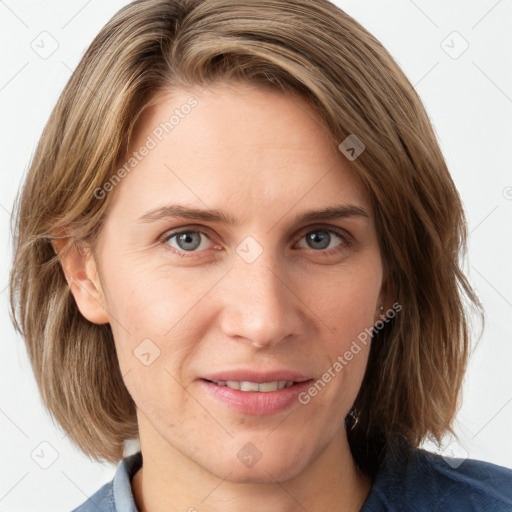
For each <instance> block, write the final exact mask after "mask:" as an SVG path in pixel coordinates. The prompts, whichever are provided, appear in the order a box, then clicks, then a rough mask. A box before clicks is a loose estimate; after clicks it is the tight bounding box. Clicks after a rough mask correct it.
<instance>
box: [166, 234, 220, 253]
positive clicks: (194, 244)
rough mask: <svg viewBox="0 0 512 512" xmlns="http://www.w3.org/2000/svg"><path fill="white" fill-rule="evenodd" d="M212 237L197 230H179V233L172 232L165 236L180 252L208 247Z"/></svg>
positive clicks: (169, 243)
mask: <svg viewBox="0 0 512 512" xmlns="http://www.w3.org/2000/svg"><path fill="white" fill-rule="evenodd" d="M208 242H210V239H209V238H208V237H207V235H206V234H205V233H203V232H202V231H197V230H190V229H189V230H186V231H179V232H177V233H170V234H168V235H167V236H166V237H165V243H167V244H168V245H170V246H171V247H172V248H173V249H177V251H178V252H180V251H185V252H196V251H201V250H204V249H207V248H208Z"/></svg>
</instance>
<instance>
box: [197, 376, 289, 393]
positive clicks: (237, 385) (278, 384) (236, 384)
mask: <svg viewBox="0 0 512 512" xmlns="http://www.w3.org/2000/svg"><path fill="white" fill-rule="evenodd" d="M203 380H205V381H206V382H211V383H212V384H216V385H217V386H225V387H227V388H230V389H236V390H239V391H244V392H256V393H269V392H271V391H278V390H280V389H285V388H289V387H291V386H293V385H294V384H298V382H294V381H293V380H273V381H270V382H249V381H247V380H218V381H212V380H208V379H203Z"/></svg>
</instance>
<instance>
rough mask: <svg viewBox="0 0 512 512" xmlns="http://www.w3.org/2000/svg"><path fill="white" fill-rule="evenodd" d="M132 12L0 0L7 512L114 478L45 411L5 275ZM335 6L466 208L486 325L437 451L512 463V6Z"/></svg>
mask: <svg viewBox="0 0 512 512" xmlns="http://www.w3.org/2000/svg"><path fill="white" fill-rule="evenodd" d="M126 3H127V2H125V1H120V0H115V1H110V2H108V3H107V2H100V1H99V0H88V1H87V0H72V1H66V2H64V1H56V0H52V1H46V2H35V1H30V2H29V1H16V0H5V1H0V34H1V37H2V45H1V49H0V55H1V70H2V72H1V75H0V108H1V116H2V117H1V119H2V123H1V137H0V141H1V171H0V172H1V174H0V176H1V187H0V234H1V240H2V244H1V249H0V302H1V308H0V326H1V332H2V344H1V347H2V355H1V358H0V361H1V368H0V376H1V388H0V390H1V391H0V392H1V395H0V400H1V401H0V435H1V456H0V460H1V461H2V464H1V473H0V474H1V478H0V511H10V512H21V511H24V512H39V511H50V510H51V511H52V512H66V511H69V510H71V509H72V508H74V507H76V506H78V505H79V504H80V503H81V502H83V501H84V500H85V499H86V498H87V497H88V496H89V495H91V494H92V493H93V492H94V491H96V490H97V489H98V488H99V487H100V486H101V485H102V484H103V483H105V482H107V481H108V480H110V479H111V478H112V476H113V472H114V469H115V468H114V467H113V466H111V465H108V464H99V463H95V462H92V461H90V460H89V459H87V458H86V457H85V456H83V455H81V454H80V452H79V451H78V450H77V449H76V448H75V447H74V446H73V445H72V444H71V443H70V442H69V441H68V439H67V437H66V435H65V433H64V432H62V431H61V430H60V429H59V428H58V427H57V425H55V424H54V423H53V422H52V420H51V419H50V418H49V416H48V415H47V413H46V412H45V411H44V409H43V407H42V405H41V401H40V398H39V394H38V390H37V388H36V385H35V382H34V378H33V376H32V373H31V369H30V365H29V362H28V359H27V355H26V352H25V348H24V344H23V341H22V339H21V338H20V336H18V335H17V334H16V333H15V332H14V329H13V327H12V325H11V322H10V318H9V314H8V291H7V280H8V271H9V266H10V262H11V257H12V244H11V241H10V221H11V217H10V213H11V208H12V204H13V199H14V197H15V195H16V193H17V190H18V187H19V186H20V183H21V181H22V179H23V176H24V173H25V172H26V171H27V168H28V165H29V162H30V160H31V157H32V155H33V152H34V149H35V146H36V144H37V141H38V138H39V136H40V134H41V131H42V129H43V126H44V124H45V123H46V120H47V118H48V116H49V114H50V111H51V109H52V107H53V106H54V104H55V102H56V100H57V98H58V96H59V94H60V92H61V90H62V88H63V87H64V85H65V83H66V82H67V80H68V79H69V77H70V75H71V72H72V70H73V69H74V68H75V66H76V65H77V63H78V61H79V59H80V58H81V56H82V55H83V53H84V51H85V49H86V48H87V47H88V45H89V44H90V43H91V41H92V39H93V37H94V36H95V35H96V34H97V33H98V31H99V30H100V28H101V27H102V26H103V25H104V24H105V23H106V22H107V20H108V19H109V18H110V17H111V16H112V15H113V14H114V13H115V12H116V11H117V10H118V9H119V8H120V7H122V6H123V5H125V4H126ZM336 3H337V4H338V5H339V6H340V7H341V8H342V9H344V10H345V11H347V12H348V13H349V14H351V15H352V16H354V17H355V18H356V19H357V20H358V21H359V22H360V23H362V24H363V26H365V27H366V28H367V29H368V30H369V31H370V32H372V33H373V34H374V35H375V36H376V37H377V38H379V39H380V40H381V42H382V43H383V44H384V46H385V47H386V48H387V49H388V50H389V51H390V52H391V54H392V55H393V56H394V57H395V59H396V60H397V61H398V63H399V64H400V65H401V66H402V67H403V69H404V71H405V73H406V74H407V76H408V77H409V79H410V80H411V82H412V83H413V84H414V85H415V86H416V89H417V90H418V92H419V94H420V96H421V97H422V99H423V101H424V103H425V106H426V108H427V110H428V112H429V115H430V117H431V119H432V122H433V124H434V126H435V130H436V133H437V135H438V138H439V142H440V144H441V147H442V149H443V151H444V154H445V156H446V160H447V162H448V166H449V168H450V170H451V172H452V175H453V178H454V180H455V183H456V185H457V187H458V189H459V191H460V194H461V196H462V199H463V202H464V205H465V208H466V212H467V217H468V222H469V229H470V233H471V234H470V240H469V252H468V262H467V265H466V267H467V271H468V274H469V277H470V281H471V282H472V284H473V285H474V287H475V288H476V290H477V293H478V295H479V297H480V299H481V300H482V302H483V304H484V306H485V309H486V313H487V323H486V328H485V330H484V332H483V335H482V337H481V339H480V341H479V342H478V344H475V345H474V347H475V348H474V351H473V355H472V358H471V362H470V366H469V369H468V373H467V376H466V380H465V384H464V393H463V405H462V408H461V410H460V412H459V414H458V417H457V422H456V432H457V435H458V437H459V439H458V441H457V442H454V441H453V440H451V439H447V440H446V442H445V443H444V445H443V447H441V449H440V450H438V451H440V452H441V453H444V454H446V455H457V456H459V457H468V456H469V457H471V458H475V459H481V460H486V461H490V462H493V463H496V464H500V465H504V466H508V467H512V446H511V443H510V432H511V431H512V385H511V383H512V378H511V373H512V372H511V371H510V362H511V360H512V345H511V335H512V327H511V318H512V315H511V313H512V292H511V290H512V272H511V261H512V260H511V256H512V243H511V233H512V230H511V226H512V172H511V152H512V149H511V148H512V123H511V119H512V66H511V65H510V64H511V63H512V31H511V29H510V28H511V26H512V1H511V0H499V1H497V0H479V1H476V0H474V1H467V0H464V1H462V0H458V1H451V2H446V1H444V0H429V1H426V0H415V1H412V0H392V1H386V2H382V1H380V0H366V1H361V0H338V1H337V2H336ZM42 40H43V41H44V44H43V43H41V41H42ZM43 47H44V49H43ZM50 53H51V54H50ZM435 271H436V269H435V268H433V269H432V272H435ZM475 332H476V333H477V331H475ZM427 447H429V448H431V449H433V447H432V446H430V445H428V446H427Z"/></svg>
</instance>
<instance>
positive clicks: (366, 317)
mask: <svg viewBox="0 0 512 512" xmlns="http://www.w3.org/2000/svg"><path fill="white" fill-rule="evenodd" d="M381 269H382V267H381V264H380V260H378V259H376V258H372V259H369V261H368V262H363V264H361V265H358V266H355V267H351V268H350V269H348V268H347V269H343V268H341V269H340V271H339V272H333V273H332V274H331V276H330V279H319V280H318V281H317V282H319V283H321V285H319V286H317V287H310V288H309V289H308V291H307V294H305V297H307V298H308V303H310V304H311V305H312V307H313V308H314V310H315V312H316V313H317V316H318V317H319V319H320V320H321V321H322V323H323V324H324V325H325V326H326V327H328V328H329V330H330V333H331V334H332V336H333V337H334V339H335V341H336V345H337V346H338V347H339V346H341V348H342V347H343V346H344V345H346V344H347V343H348V344H350V341H351V340H353V339H355V338H357V336H358V335H359V334H360V333H361V332H365V330H366V329H368V328H370V329H371V327H372V326H373V325H374V323H375V321H376V316H377V315H378V310H377V308H378V301H379V296H380V293H381V284H382V270H381ZM304 293H306V291H305V292H304Z"/></svg>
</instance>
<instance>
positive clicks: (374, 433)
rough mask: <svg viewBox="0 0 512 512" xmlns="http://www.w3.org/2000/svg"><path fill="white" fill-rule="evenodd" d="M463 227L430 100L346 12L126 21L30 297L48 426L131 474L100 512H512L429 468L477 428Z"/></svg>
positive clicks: (56, 150)
mask: <svg viewBox="0 0 512 512" xmlns="http://www.w3.org/2000/svg"><path fill="white" fill-rule="evenodd" d="M465 230H466V227H465V220H464V214H463V210H462V206H461V202H460V198H459V196H458V193H457V191H456V189H455V187H454V184H453V182H452V180H451V178H450V175H449V173H448V170H447V168H446V165H445V162H444V160H443V156H442V154H441V152H440V150H439V147H438V145H437V142H436V139H435V136H434V133H433V130H432V128H431V125H430V123H429V121H428V118H427V116H426V113H425V111H424V109H423V107H422V105H421V102H420V100H419V98H418V96H417V95H416V93H415V91H414V89H413V87H412V86H411V84H410V83H409V82H408V80H407V79H406V78H405V76H404V75H403V73H402V72H401V71H400V69H399V68H398V66H397V65H396V63H395V62H394V61H393V60H392V58H391V57H390V56H389V54H388V53H387V52H386V51H385V50H384V49H383V48H382V46H381V45H380V44H379V43H378V42H377V41H376V40H375V39H374V38H373V37H372V36H371V35H370V34H368V33H367V32H366V31H365V30H364V29H363V28H362V27H361V26H359V25H358V24H357V23H356V22H355V21H354V20H352V19H351V18H350V17H349V16H347V15H346V14H345V13H343V12H342V11H340V10H339V9H337V8H336V7H335V6H333V5H332V4H330V3H328V2H327V1H323V0H321V1H318V0H317V1H308V0H294V1H287V2H283V1H275V0H274V1H270V0H268V1H257V2H256V1H255V2H252V1H251V2H247V1H244V2H239V3H238V2H232V1H221V0H215V1H206V0H183V1H178V0H166V1H164V0H140V1H137V2H134V3H132V4H130V5H129V6H127V7H126V8H124V9H122V10H121V11H120V12H119V13H118V14H116V16H114V18H113V19H112V20H111V21H110V22H109V23H108V24H107V25H106V26H105V27H104V29H103V30H102V31H101V32H100V34H99V35H98V36H97V38H96V39H95V40H94V42H93V43H92V45H91V47H90V48H89V49H88V51H87V52H86V54H85V56H84V58H83V59H82V61H81V63H80V64H79V66H78V68H77V70H76V71H75V73H74V74H73V76H72V78H71V80H70V81H69V83H68V85H67V86H66V88H65V90H64V92H63V93H62V95H61V98H60V99H59V102H58V104H57V106H56V107H55V109H54V111H53V113H52V116H51V118H50V120H49V122H48V125H47V127H46V129H45V131H44V133H43V136H42V139H41V141H40V144H39V146H38V150H37V153H36V156H35V158H34V161H33V164H32V167H31V170H30V172H29V175H28V177H27V180H26V183H25V185H24V189H23V192H22V195H21V198H20V202H19V209H18V234H17V240H16V244H17V245H16V256H15V262H14V267H13V271H12V277H11V293H12V295H11V297H12V304H13V310H14V314H15V315H16V318H17V326H18V328H19V329H20V331H21V332H22V333H23V335H24V337H25V339H26V342H27V347H28V351H29V355H30V357H31V360H32V364H33V367H34V372H35V375H36V378H37V381H38V384H39V387H40V389H41V393H42V396H43V399H44V401H45V403H46V405H47V406H48V408H49V410H50V411H51V412H52V414H53V415H54V416H55V418H56V419H57V420H58V421H59V422H60V423H61V425H62V426H63V428H64V429H65V430H66V431H67V432H68V434H69V436H70V438H71V439H73V440H74V441H75V442H76V443H77V445H78V446H79V447H80V448H81V449H82V450H83V451H84V452H85V453H86V454H88V455H90V456H92V457H94V458H97V459H98V460H108V461H112V462H119V461H120V464H119V466H118V470H117V473H116V475H115V477H114V480H113V482H112V483H110V484H107V485H106V486H105V487H103V488H102V489H100V490H99V491H98V493H96V494H95V495H94V496H92V497H91V498H90V499H89V500H88V501H87V502H86V503H85V504H84V505H83V506H81V507H79V508H78V509H77V510H79V511H80V512H85V511H89V510H101V511H119V512H120V511H136V510H139V511H149V512H152V511H159V510H201V511H203V510H205V511H217V510H223V511H229V510H240V509H243V510H262V509H265V510H272V511H291V510H315V509H324V510H347V511H351V510H354V511H355V510H363V511H364V512H369V511H376V510H509V509H510V507H511V506H512V492H511V491H510V489H511V488H512V486H511V485H510V484H511V483H512V471H510V470H508V469H506V468H502V467H499V466H495V465H492V464H488V463H484V462H480V461H474V460H466V461H464V462H463V463H462V464H460V465H459V464H458V463H456V462H455V461H454V460H453V459H449V458H442V457H440V456H438V455H433V454H430V453H428V452H425V451H423V450H419V449H418V446H419V445H420V443H421V442H422V441H423V440H424V439H425V438H427V437H429V438H432V439H435V440H437V441H438V442H440V441H441V439H442V437H443V435H444V434H445V433H446V432H451V425H452V422H453V418H454V415H455V413H456V410H457V406H458V397H459V391H460V388H461V382H462V378H463V375H464V371H465V367H466V362H467V355H468V339H469V333H468V327H467V317H466V312H465V310H464V307H463V304H464V301H466V300H469V302H471V303H472V304H473V305H474V306H475V307H477V308H478V307H479V304H478V301H477V299H476V297H475V295H474V292H473V291H472V289H471V287H470V286H469V284H468V282H467V280H466V278H465V277H464V275H463V273H462V271H461V269H460V266H459V255H460V251H461V250H463V249H464V247H465V235H466V231H465ZM133 438H138V439H139V440H140V445H141V451H140V453H137V454H135V455H133V456H131V457H129V458H126V459H123V446H124V443H125V442H126V441H128V440H130V439H133ZM255 498H257V499H255Z"/></svg>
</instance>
